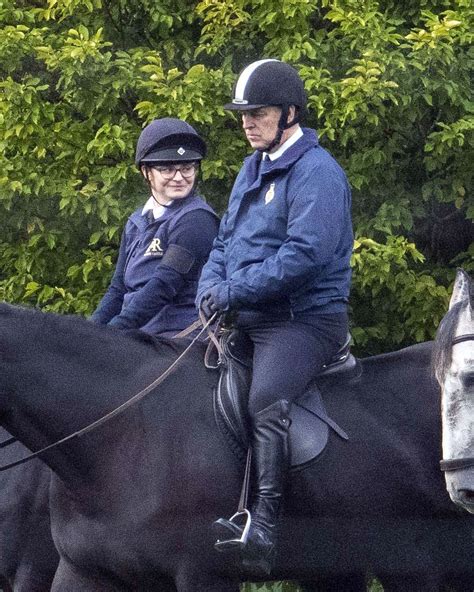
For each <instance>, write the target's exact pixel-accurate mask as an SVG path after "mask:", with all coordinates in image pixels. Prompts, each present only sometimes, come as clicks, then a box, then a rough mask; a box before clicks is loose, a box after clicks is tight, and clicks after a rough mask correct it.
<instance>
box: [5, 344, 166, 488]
mask: <svg viewBox="0 0 474 592" xmlns="http://www.w3.org/2000/svg"><path fill="white" fill-rule="evenodd" d="M131 358H132V359H131V360H130V362H129V363H128V366H127V367H121V368H117V367H116V366H114V365H113V364H112V363H111V364H110V368H107V367H106V368H100V369H97V368H91V369H90V371H89V370H88V369H86V368H82V367H81V366H80V364H78V363H77V362H76V363H75V362H72V361H71V363H70V364H69V365H68V364H66V363H64V365H63V366H62V367H61V371H60V372H58V370H57V365H56V367H54V368H50V367H48V364H47V363H44V364H43V365H41V364H39V363H38V365H36V366H35V365H34V364H31V365H30V366H28V365H27V364H24V365H23V366H21V365H20V364H19V365H18V368H17V369H16V373H15V375H10V377H9V384H8V387H9V388H8V389H7V392H10V396H9V397H7V396H4V401H3V405H4V406H5V408H7V409H8V412H7V413H6V414H5V418H4V422H3V423H4V427H5V428H6V429H8V430H9V431H10V432H11V433H12V434H13V435H14V436H16V437H17V438H18V440H20V442H22V443H23V444H24V445H25V446H26V447H28V448H29V449H31V450H33V451H35V452H36V451H38V450H41V449H43V448H45V447H47V446H49V445H51V444H52V443H54V442H57V441H59V440H62V439H63V438H65V437H67V436H69V435H71V434H74V433H75V432H77V431H79V430H81V429H82V428H84V427H86V426H88V425H89V424H91V423H93V422H95V421H96V420H98V419H99V418H101V417H103V416H106V415H107V414H108V413H109V412H111V411H112V410H113V409H115V408H116V407H118V406H119V405H121V404H122V403H123V402H125V401H126V400H127V399H129V398H130V397H132V396H133V395H134V394H136V392H137V391H138V390H139V389H142V388H143V387H144V386H146V385H147V384H149V383H150V382H151V380H152V379H153V378H154V377H155V373H156V371H155V370H154V369H153V367H152V364H151V363H138V362H135V364H134V367H132V362H133V359H135V360H136V358H134V356H133V355H131ZM98 370H99V371H98ZM25 376H26V377H27V378H25ZM114 422H115V423H114ZM119 425H122V427H123V426H124V425H126V424H124V423H123V422H122V421H121V419H120V418H119V419H117V420H112V421H111V422H109V423H107V424H106V425H104V426H103V427H102V426H101V427H99V428H98V429H97V430H94V431H93V432H91V433H90V434H87V435H85V436H82V437H75V438H73V439H72V440H70V441H68V442H67V443H64V444H61V445H58V446H57V447H54V448H53V449H51V450H49V451H47V452H46V453H44V454H43V455H41V458H42V460H44V462H46V464H47V465H48V466H49V467H50V468H51V469H52V470H53V471H54V472H55V473H56V474H57V475H58V476H59V477H60V478H61V479H62V480H64V481H68V480H70V479H73V480H74V481H77V480H78V479H79V480H85V481H87V480H89V479H91V478H92V477H93V475H94V474H95V472H96V469H97V465H98V464H99V463H102V459H103V456H104V454H106V452H107V448H108V447H110V446H111V442H114V443H117V441H119V438H118V437H117V435H120V433H121V432H120V431H119V430H120V428H119V427H117V426H119ZM114 430H115V431H116V433H115V434H113V432H114ZM111 435H112V436H113V438H111Z"/></svg>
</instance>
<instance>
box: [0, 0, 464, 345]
mask: <svg viewBox="0 0 474 592" xmlns="http://www.w3.org/2000/svg"><path fill="white" fill-rule="evenodd" d="M0 24H1V27H2V35H1V37H0V60H1V65H0V68H1V70H2V80H1V82H0V123H1V126H0V164H1V173H0V211H1V216H2V220H3V226H2V229H3V231H2V233H1V235H0V297H1V298H2V299H4V300H9V301H13V302H18V303H26V304H30V305H37V306H41V307H42V308H44V309H48V310H54V311H58V312H71V313H79V314H88V313H90V312H91V311H92V310H93V308H94V306H95V304H96V303H97V301H98V299H99V298H100V296H101V294H102V293H103V292H104V290H105V288H106V286H107V284H108V281H109V278H110V274H111V272H112V270H113V265H114V261H115V257H116V253H117V245H118V240H119V237H120V232H121V228H122V226H123V223H124V220H125V218H126V216H127V215H128V213H130V211H131V210H132V209H133V208H134V207H136V206H137V205H138V204H139V203H140V202H143V201H144V199H145V197H146V187H145V186H144V184H143V183H142V181H141V178H140V175H139V174H138V171H137V170H136V169H135V167H134V165H133V153H134V145H135V142H136V139H137V137H138V135H139V132H140V129H141V127H142V126H143V125H144V124H145V123H147V122H148V121H150V120H151V119H153V118H155V117H163V116H177V117H182V118H185V119H186V120H188V121H189V122H190V123H191V124H193V125H195V126H196V127H197V129H199V131H201V133H202V134H203V135H204V136H205V137H206V139H207V140H208V144H209V149H210V151H209V152H210V154H209V158H208V159H207V160H206V161H205V162H204V164H203V171H202V182H201V189H202V193H203V194H204V195H206V197H207V198H208V199H209V201H211V202H212V203H213V205H215V206H216V208H218V209H219V210H220V211H223V210H224V208H225V205H226V201H227V196H228V194H229V190H230V187H231V185H232V182H233V179H234V178H235V175H236V172H237V170H238V169H239V167H240V164H241V160H242V158H243V156H244V155H245V154H246V153H247V152H248V146H247V145H246V142H245V140H244V137H243V135H242V133H240V131H239V127H240V126H239V121H238V118H237V117H235V116H233V115H230V114H226V113H225V112H224V111H223V108H222V105H223V104H224V103H225V102H226V101H227V100H228V98H229V96H230V94H231V88H232V83H233V80H234V79H235V76H236V73H237V72H238V71H239V70H240V69H241V68H242V67H243V66H244V65H245V64H247V63H249V62H250V61H252V60H254V59H259V58H261V57H278V58H280V59H283V60H285V61H288V62H290V63H292V64H293V65H295V67H297V69H298V70H299V72H300V73H301V76H302V77H303V79H304V81H305V86H306V90H307V92H308V97H309V112H308V124H309V125H310V126H313V127H317V128H318V129H319V131H320V137H321V142H322V144H323V145H324V146H325V147H327V148H328V149H329V150H330V151H331V152H332V153H333V154H334V155H335V156H336V157H337V158H338V160H339V161H340V162H341V163H342V164H343V166H344V168H345V169H346V171H347V172H348V175H349V179H350V181H351V184H352V187H353V190H354V191H353V201H354V221H355V226H356V230H357V242H356V245H355V250H354V259H353V263H354V289H353V297H352V319H353V334H354V338H355V341H356V344H357V346H358V350H359V351H360V352H365V353H371V352H376V351H380V350H381V349H388V348H394V347H397V346H400V345H404V344H407V343H410V342H412V341H414V340H424V339H429V338H431V337H432V336H433V333H434V330H435V328H436V325H437V323H438V321H439V319H440V317H441V316H442V314H443V313H444V311H445V310H446V306H447V298H448V289H449V285H450V282H451V281H452V279H453V272H454V268H455V266H456V265H462V266H464V267H465V268H466V269H468V270H472V269H473V267H474V265H473V257H472V255H473V252H474V249H473V246H472V238H473V230H472V228H473V225H472V218H473V216H474V207H473V201H472V191H471V187H472V166H470V164H471V162H472V160H473V158H472V147H473V143H474V141H473V127H474V123H473V121H474V118H473V107H472V101H471V97H470V94H469V93H470V80H471V77H472V57H473V50H472V31H473V26H472V25H473V10H472V8H471V3H470V2H468V1H467V0H456V1H454V0H417V1H415V2H396V1H395V0H363V1H361V0H305V1H304V2H302V1H301V0H278V1H277V0H225V1H224V0H201V1H197V0H194V1H192V2H189V1H184V0H173V1H171V0H159V1H153V2H152V1H151V0H143V1H140V2H139V1H137V0H127V1H125V0H117V1H114V2H112V0H15V1H14V0H3V2H2V3H1V4H0Z"/></svg>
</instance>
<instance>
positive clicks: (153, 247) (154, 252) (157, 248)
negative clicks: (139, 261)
mask: <svg viewBox="0 0 474 592" xmlns="http://www.w3.org/2000/svg"><path fill="white" fill-rule="evenodd" d="M163 253H164V251H163V249H162V248H161V240H160V239H159V238H154V239H153V240H152V241H151V243H150V244H149V245H148V248H147V250H146V251H145V254H144V255H143V256H144V257H150V256H153V257H163Z"/></svg>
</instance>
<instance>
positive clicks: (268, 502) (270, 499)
mask: <svg viewBox="0 0 474 592" xmlns="http://www.w3.org/2000/svg"><path fill="white" fill-rule="evenodd" d="M289 407H290V406H289V403H288V401H286V400H285V399H282V400H280V401H277V402H276V403H274V404H273V405H270V406H269V407H267V408H266V409H263V410H262V411H260V412H258V413H257V414H256V415H255V417H254V421H253V440H252V463H253V468H254V474H255V476H256V480H257V482H256V484H255V496H254V503H253V505H252V511H251V517H252V520H251V525H250V530H249V533H248V537H247V541H246V544H245V545H243V546H242V548H241V552H242V558H243V564H244V565H245V566H246V567H249V568H252V569H253V570H257V571H260V572H262V573H263V574H265V575H267V574H269V573H270V571H271V569H272V566H273V561H274V557H275V542H276V529H277V523H278V518H279V514H280V509H281V502H282V498H283V490H284V486H285V480H286V479H285V477H286V474H287V471H288V428H289V426H290V419H289ZM217 525H218V526H219V527H221V528H222V527H224V528H225V527H227V528H228V530H229V531H230V532H231V533H232V534H233V535H234V536H235V535H236V534H238V530H239V529H238V527H237V528H236V526H235V525H234V524H233V523H231V522H229V521H227V520H223V519H220V520H218V521H217ZM240 532H242V531H241V530H240ZM221 544H222V543H221ZM224 544H225V543H224Z"/></svg>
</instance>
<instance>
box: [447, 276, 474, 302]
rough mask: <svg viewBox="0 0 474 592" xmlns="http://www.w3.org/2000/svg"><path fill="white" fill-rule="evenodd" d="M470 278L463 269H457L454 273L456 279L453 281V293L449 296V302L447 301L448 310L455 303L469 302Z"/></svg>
mask: <svg viewBox="0 0 474 592" xmlns="http://www.w3.org/2000/svg"><path fill="white" fill-rule="evenodd" d="M470 284H471V278H470V277H469V275H468V274H467V273H466V272H465V271H464V269H458V270H457V272H456V279H455V280H454V287H453V293H452V294H451V300H450V301H449V308H452V307H453V306H454V305H455V304H456V303H458V302H462V301H463V300H466V299H467V300H469V292H470Z"/></svg>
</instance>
